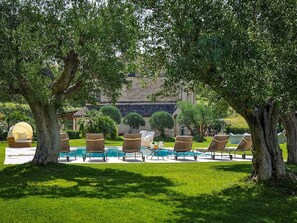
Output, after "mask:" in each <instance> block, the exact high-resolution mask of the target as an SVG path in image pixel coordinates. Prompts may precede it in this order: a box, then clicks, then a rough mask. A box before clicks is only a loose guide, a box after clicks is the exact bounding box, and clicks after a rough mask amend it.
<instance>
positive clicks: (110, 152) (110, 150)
mask: <svg viewBox="0 0 297 223" xmlns="http://www.w3.org/2000/svg"><path fill="white" fill-rule="evenodd" d="M121 148H122V147H119V146H108V147H106V149H107V157H118V156H119V157H122V156H123V153H122V151H121ZM141 151H142V152H143V155H144V156H148V155H150V154H151V150H149V149H147V148H146V147H142V148H141ZM73 152H74V151H73ZM74 153H75V152H74ZM85 154H86V147H78V148H77V150H76V156H77V157H83V156H85ZM70 155H71V154H70ZM89 155H90V156H91V157H102V156H103V154H101V153H91V154H88V157H89ZM171 155H174V151H173V150H167V149H161V150H159V151H158V156H160V157H167V156H171ZM196 155H197V156H201V155H203V153H201V152H196ZM126 156H133V154H127V155H126ZM178 156H193V152H188V153H187V152H185V153H183V154H178Z"/></svg>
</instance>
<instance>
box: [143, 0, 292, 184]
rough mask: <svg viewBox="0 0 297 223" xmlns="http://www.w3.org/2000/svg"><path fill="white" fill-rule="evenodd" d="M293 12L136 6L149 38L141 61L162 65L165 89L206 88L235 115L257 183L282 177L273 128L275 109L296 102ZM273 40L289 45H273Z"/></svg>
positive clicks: (231, 6)
mask: <svg viewBox="0 0 297 223" xmlns="http://www.w3.org/2000/svg"><path fill="white" fill-rule="evenodd" d="M296 4H297V3H296V1H285V2H283V1H273V2H267V1H257V2H256V1H250V2H243V1H232V0H230V1H191V0H185V1H184V0H183V1H171V0H169V1H147V2H145V3H142V4H141V12H142V15H145V16H143V17H145V19H144V20H145V21H146V22H144V23H143V24H144V25H143V27H144V29H143V32H145V31H147V32H146V33H147V36H144V40H143V48H144V50H143V52H144V53H143V56H144V57H154V58H155V59H156V60H158V61H159V62H158V63H156V64H162V67H160V69H162V70H163V71H164V73H165V75H166V77H167V81H166V82H165V84H164V88H168V89H172V88H174V89H180V88H179V86H181V87H185V88H195V86H196V85H198V84H201V83H202V84H204V85H208V86H210V87H211V88H212V89H213V90H214V91H215V92H216V93H218V94H219V95H221V96H222V97H223V98H224V99H225V100H226V101H227V102H228V103H229V105H230V106H232V107H233V108H234V109H235V110H236V111H237V112H238V113H239V114H241V115H242V116H243V117H244V118H245V119H246V121H247V123H248V125H249V128H250V129H251V133H252V140H253V150H252V152H253V167H254V170H253V179H256V180H260V181H263V180H268V179H270V178H281V177H283V176H285V175H286V169H285V164H284V161H283V157H282V153H281V149H280V147H279V144H278V141H277V122H278V119H279V115H280V110H281V108H282V103H281V101H282V100H284V102H288V101H289V102H291V101H294V100H292V99H293V98H295V97H294V96H293V92H295V93H296V86H297V85H296V79H297V78H296V75H297V73H296V72H295V73H294V72H292V71H294V70H296V65H295V64H296V63H293V58H294V56H293V55H294V53H293V52H296V51H294V50H295V48H296V44H295V45H294V39H296V35H295V33H296V32H294V30H296V27H295V26H296V22H295V20H296V9H297V5H296ZM288 12H289V13H288ZM293 12H295V13H293ZM278 13H279V14H278ZM288 14H289V15H288ZM278 36H281V37H282V39H287V40H290V41H277V40H278V38H277V37H278ZM268 37H269V38H268ZM283 49H286V50H289V52H290V53H285V52H284V51H283ZM290 54H291V55H290ZM285 58H287V59H289V60H285ZM285 61H286V63H284V62H285ZM288 68H290V69H289V71H290V72H287V73H285V72H284V71H285V70H288ZM290 75H291V77H290ZM287 82H289V84H288V83H287ZM283 92H287V93H288V95H289V96H290V97H287V98H288V100H285V97H284V93H283ZM295 101H296V100H295Z"/></svg>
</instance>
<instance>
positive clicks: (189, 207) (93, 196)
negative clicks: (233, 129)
mask: <svg viewBox="0 0 297 223" xmlns="http://www.w3.org/2000/svg"><path fill="white" fill-rule="evenodd" d="M208 140H209V139H208ZM208 144H209V141H207V142H205V143H204V144H196V145H194V147H204V146H207V145H208ZM71 145H72V146H84V141H83V140H72V141H71ZM107 145H122V142H121V141H118V142H111V141H108V142H107ZM172 145H173V144H172ZM172 145H171V143H166V144H165V146H172ZM5 146H6V143H0V213H1V214H0V222H1V223H2V222H296V219H297V196H296V194H297V185H296V184H294V183H292V182H289V181H286V180H283V181H281V182H279V183H275V182H269V183H266V184H255V183H253V182H249V181H246V179H247V177H248V176H249V174H250V172H251V169H252V165H251V163H246V162H244V163H240V162H237V163H235V162H215V163H199V162H196V163H179V164H175V163H172V164H155V163H153V164H149V163H132V164H124V163H123V164H80V165H74V164H53V165H47V166H31V165H29V164H24V165H9V166H8V165H7V166H4V165H3V161H4V150H5ZM288 168H290V169H291V170H293V171H295V172H297V166H289V167H288Z"/></svg>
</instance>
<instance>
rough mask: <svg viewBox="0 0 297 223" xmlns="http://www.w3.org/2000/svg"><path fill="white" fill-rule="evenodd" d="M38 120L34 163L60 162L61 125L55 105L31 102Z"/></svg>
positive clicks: (36, 120)
mask: <svg viewBox="0 0 297 223" xmlns="http://www.w3.org/2000/svg"><path fill="white" fill-rule="evenodd" d="M30 107H31V110H32V113H33V116H34V119H35V122H36V131H37V148H36V153H35V156H34V158H33V161H32V163H34V164H47V163H50V162H58V155H59V150H60V134H59V132H60V126H59V123H58V119H57V110H56V107H55V106H54V105H51V104H41V103H37V102H36V103H30Z"/></svg>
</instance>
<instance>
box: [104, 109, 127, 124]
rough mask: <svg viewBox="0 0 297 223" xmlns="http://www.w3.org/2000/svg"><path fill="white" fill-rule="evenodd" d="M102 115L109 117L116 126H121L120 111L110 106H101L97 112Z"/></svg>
mask: <svg viewBox="0 0 297 223" xmlns="http://www.w3.org/2000/svg"><path fill="white" fill-rule="evenodd" d="M99 111H100V112H101V113H102V114H103V115H106V116H109V117H110V118H111V119H112V120H114V121H115V123H117V124H121V121H122V115H121V113H120V110H119V109H118V108H117V107H115V106H111V105H106V106H102V107H101V108H100V110H99Z"/></svg>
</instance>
